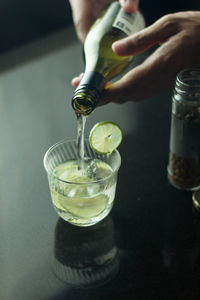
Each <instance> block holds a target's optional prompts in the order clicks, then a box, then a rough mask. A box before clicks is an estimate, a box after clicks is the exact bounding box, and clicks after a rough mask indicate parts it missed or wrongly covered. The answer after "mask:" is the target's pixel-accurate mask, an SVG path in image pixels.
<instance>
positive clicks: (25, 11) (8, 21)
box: [0, 0, 199, 53]
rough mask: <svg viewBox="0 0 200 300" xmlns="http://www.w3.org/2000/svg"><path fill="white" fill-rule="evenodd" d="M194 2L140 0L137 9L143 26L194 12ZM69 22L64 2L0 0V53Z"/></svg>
mask: <svg viewBox="0 0 200 300" xmlns="http://www.w3.org/2000/svg"><path fill="white" fill-rule="evenodd" d="M198 5H199V4H198V1H197V0H192V1H180V0H177V1H172V0H169V1H158V0H152V1H147V0H141V1H140V9H141V10H142V12H143V13H144V16H145V18H146V21H147V25H148V24H151V23H152V22H154V21H155V20H156V19H158V18H159V17H160V16H162V15H164V14H166V13H170V12H175V11H179V10H185V9H195V8H197V7H198ZM71 23H72V17H71V9H70V5H69V3H68V1H67V0H59V1H57V0H48V1H47V0H29V1H26V0H1V2H0V41H1V42H0V53H3V52H6V51H9V50H11V49H13V48H16V47H17V46H20V45H22V44H24V43H27V42H30V41H32V40H34V39H37V38H39V37H42V36H44V35H47V34H50V33H52V32H55V31H56V30H59V29H62V28H64V27H66V26H67V25H69V24H71Z"/></svg>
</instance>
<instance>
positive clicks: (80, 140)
mask: <svg viewBox="0 0 200 300" xmlns="http://www.w3.org/2000/svg"><path fill="white" fill-rule="evenodd" d="M85 123H86V116H84V115H83V114H77V156H78V168H79V170H81V169H83V166H84V156H85V151H84V133H85Z"/></svg>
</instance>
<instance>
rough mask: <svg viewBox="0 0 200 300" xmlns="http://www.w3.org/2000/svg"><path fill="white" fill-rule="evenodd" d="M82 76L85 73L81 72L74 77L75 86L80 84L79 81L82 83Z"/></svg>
mask: <svg viewBox="0 0 200 300" xmlns="http://www.w3.org/2000/svg"><path fill="white" fill-rule="evenodd" d="M82 77H83V73H81V74H80V75H79V76H77V77H74V78H73V79H72V85H73V86H74V87H77V86H78V85H79V83H80V81H81V79H82Z"/></svg>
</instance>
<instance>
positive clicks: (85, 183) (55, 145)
mask: <svg viewBox="0 0 200 300" xmlns="http://www.w3.org/2000/svg"><path fill="white" fill-rule="evenodd" d="M76 141H77V140H76V139H63V140H61V141H59V142H57V143H55V144H53V145H52V146H50V147H49V148H48V149H47V151H46V152H45V155H44V158H43V165H44V169H45V171H46V172H47V174H48V175H49V176H53V177H54V178H55V179H56V180H58V181H60V182H63V183H67V184H74V185H77V184H78V185H87V184H94V183H98V182H102V181H105V180H108V179H109V178H111V177H112V176H113V175H114V174H116V173H117V172H118V171H119V168H120V166H121V155H120V153H119V151H118V150H117V149H115V150H113V152H112V153H110V154H100V153H98V155H100V156H101V155H106V156H107V157H109V156H110V155H112V154H113V153H116V154H117V156H118V158H119V161H118V164H117V167H116V168H115V170H113V173H112V174H110V175H108V176H106V177H105V178H102V179H98V180H94V181H90V182H73V181H67V180H63V179H60V178H58V177H57V176H56V175H55V174H54V173H53V172H50V171H49V169H48V167H47V157H48V155H49V153H50V152H51V151H52V150H53V149H55V148H56V147H58V146H59V145H61V144H65V143H72V142H73V143H74V142H76ZM84 141H86V142H89V139H88V138H85V139H84ZM91 150H92V151H93V152H95V151H94V150H93V149H91ZM109 166H110V165H109Z"/></svg>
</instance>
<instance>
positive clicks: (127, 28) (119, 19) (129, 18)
mask: <svg viewBox="0 0 200 300" xmlns="http://www.w3.org/2000/svg"><path fill="white" fill-rule="evenodd" d="M137 20H138V13H137V12H136V13H132V14H128V13H126V12H125V11H124V10H123V9H122V8H121V9H120V10H119V12H118V14H117V16H116V18H115V20H114V23H113V25H112V26H113V27H116V28H119V29H120V30H122V31H123V32H124V33H126V34H127V35H131V34H133V33H135V32H137V31H138V26H137V23H138V22H137Z"/></svg>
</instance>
